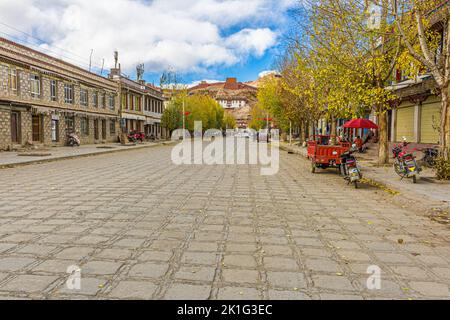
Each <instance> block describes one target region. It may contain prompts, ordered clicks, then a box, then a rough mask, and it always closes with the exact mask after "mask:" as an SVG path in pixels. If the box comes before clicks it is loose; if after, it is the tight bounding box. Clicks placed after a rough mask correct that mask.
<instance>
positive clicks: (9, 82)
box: [8, 67, 19, 94]
mask: <svg viewBox="0 0 450 320" xmlns="http://www.w3.org/2000/svg"><path fill="white" fill-rule="evenodd" d="M13 72H14V74H13ZM13 77H14V78H15V81H14V83H15V88H13V86H12V78H13ZM8 89H9V90H10V91H13V92H14V93H16V94H17V92H19V72H18V70H17V68H12V67H9V70H8Z"/></svg>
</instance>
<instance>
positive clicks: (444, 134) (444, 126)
mask: <svg viewBox="0 0 450 320" xmlns="http://www.w3.org/2000/svg"><path fill="white" fill-rule="evenodd" d="M448 98H449V97H448V88H443V89H442V105H441V125H440V130H439V143H440V147H441V151H442V155H443V157H444V158H445V160H448V159H449V150H448V148H449V141H448V140H449V135H450V133H449V132H448V118H449V117H450V112H449V108H448Z"/></svg>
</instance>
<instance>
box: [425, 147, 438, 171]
mask: <svg viewBox="0 0 450 320" xmlns="http://www.w3.org/2000/svg"><path fill="white" fill-rule="evenodd" d="M422 152H423V158H422V161H423V163H425V165H426V166H428V167H430V168H434V166H435V165H436V159H437V158H438V156H439V150H438V149H436V148H425V149H423V150H422Z"/></svg>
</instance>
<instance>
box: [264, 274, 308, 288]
mask: <svg viewBox="0 0 450 320" xmlns="http://www.w3.org/2000/svg"><path fill="white" fill-rule="evenodd" d="M267 281H268V283H269V286H270V287H272V288H287V289H291V290H294V289H295V288H297V289H303V288H306V286H307V283H306V279H305V276H304V275H303V274H302V273H300V272H283V271H278V272H276V271H268V272H267Z"/></svg>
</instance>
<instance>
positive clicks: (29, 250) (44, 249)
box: [16, 244, 57, 256]
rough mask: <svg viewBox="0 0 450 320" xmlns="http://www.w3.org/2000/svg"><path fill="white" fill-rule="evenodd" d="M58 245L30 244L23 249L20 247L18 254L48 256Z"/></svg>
mask: <svg viewBox="0 0 450 320" xmlns="http://www.w3.org/2000/svg"><path fill="white" fill-rule="evenodd" d="M56 248H57V247H56V246H48V245H39V244H29V245H27V246H25V247H23V248H21V249H18V250H17V251H16V253H18V254H30V255H36V256H46V255H48V254H49V253H50V252H52V251H53V250H55V249H56Z"/></svg>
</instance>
